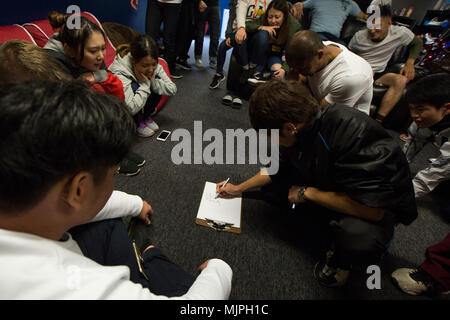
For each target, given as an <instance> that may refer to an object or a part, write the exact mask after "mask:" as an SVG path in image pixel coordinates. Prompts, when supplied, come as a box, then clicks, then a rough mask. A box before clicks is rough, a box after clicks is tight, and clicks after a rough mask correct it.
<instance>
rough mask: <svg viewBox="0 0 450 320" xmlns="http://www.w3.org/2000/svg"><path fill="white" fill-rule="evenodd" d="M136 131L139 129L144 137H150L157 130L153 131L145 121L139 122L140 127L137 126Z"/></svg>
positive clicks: (138, 132)
mask: <svg viewBox="0 0 450 320" xmlns="http://www.w3.org/2000/svg"><path fill="white" fill-rule="evenodd" d="M136 131H137V134H138V136H140V137H143V138H148V137H151V136H152V135H154V134H155V131H153V130H152V129H150V128H149V127H147V126H146V125H145V123H144V122H141V123H140V124H139V127H138V128H137V130H136Z"/></svg>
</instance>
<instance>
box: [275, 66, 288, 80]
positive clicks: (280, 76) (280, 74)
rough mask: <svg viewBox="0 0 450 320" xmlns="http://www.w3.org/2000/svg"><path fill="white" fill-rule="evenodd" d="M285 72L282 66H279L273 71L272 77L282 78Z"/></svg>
mask: <svg viewBox="0 0 450 320" xmlns="http://www.w3.org/2000/svg"><path fill="white" fill-rule="evenodd" d="M285 74H286V71H285V70H284V69H283V68H280V69H278V70H277V71H275V72H274V73H273V77H274V78H275V79H277V80H283V79H284V75H285Z"/></svg>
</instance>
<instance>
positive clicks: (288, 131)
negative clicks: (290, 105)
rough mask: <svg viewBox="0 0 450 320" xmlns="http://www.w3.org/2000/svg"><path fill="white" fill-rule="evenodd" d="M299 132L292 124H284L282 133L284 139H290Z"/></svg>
mask: <svg viewBox="0 0 450 320" xmlns="http://www.w3.org/2000/svg"><path fill="white" fill-rule="evenodd" d="M297 132H298V129H297V126H296V125H295V124H293V123H292V122H285V123H283V127H282V128H281V133H282V135H283V136H284V137H289V136H293V135H296V134H297Z"/></svg>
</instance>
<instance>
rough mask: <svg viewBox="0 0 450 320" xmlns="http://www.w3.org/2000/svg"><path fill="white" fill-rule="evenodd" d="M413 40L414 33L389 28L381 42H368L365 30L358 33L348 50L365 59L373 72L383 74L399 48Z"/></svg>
mask: <svg viewBox="0 0 450 320" xmlns="http://www.w3.org/2000/svg"><path fill="white" fill-rule="evenodd" d="M413 39H414V33H413V32H412V31H411V30H409V29H408V28H406V27H402V26H394V25H393V26H390V27H389V30H388V34H387V36H386V38H384V39H383V41H381V42H373V41H372V40H370V37H369V31H368V30H367V29H364V30H361V31H358V32H357V33H355V35H354V36H353V38H352V40H351V41H350V43H349V45H348V48H349V49H350V50H352V51H353V52H355V53H356V54H358V55H359V56H361V57H363V58H364V59H366V61H367V62H369V64H370V65H371V66H372V69H373V71H374V72H383V71H384V69H386V66H387V64H388V62H389V60H390V59H391V57H392V55H393V54H394V52H395V49H397V48H398V47H399V46H407V45H409V44H410V43H411V41H412V40H413Z"/></svg>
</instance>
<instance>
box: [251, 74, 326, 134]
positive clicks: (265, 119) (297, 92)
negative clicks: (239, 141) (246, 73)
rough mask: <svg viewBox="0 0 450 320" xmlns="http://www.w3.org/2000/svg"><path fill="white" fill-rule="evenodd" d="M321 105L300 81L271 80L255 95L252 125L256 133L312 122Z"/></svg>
mask: <svg viewBox="0 0 450 320" xmlns="http://www.w3.org/2000/svg"><path fill="white" fill-rule="evenodd" d="M318 109H319V104H318V102H317V101H316V100H315V99H314V98H313V96H312V95H311V92H310V91H309V89H308V87H306V86H305V85H303V84H300V83H299V82H298V81H279V80H271V81H269V82H267V83H264V84H262V85H260V86H258V88H257V89H256V90H255V91H254V92H253V94H252V96H251V97H250V101H249V117H250V122H251V124H252V126H253V128H255V129H256V130H259V129H281V128H282V127H283V124H284V123H287V122H292V123H296V124H299V123H305V124H306V123H309V122H310V121H311V120H313V119H314V118H315V116H316V115H317V111H318Z"/></svg>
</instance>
